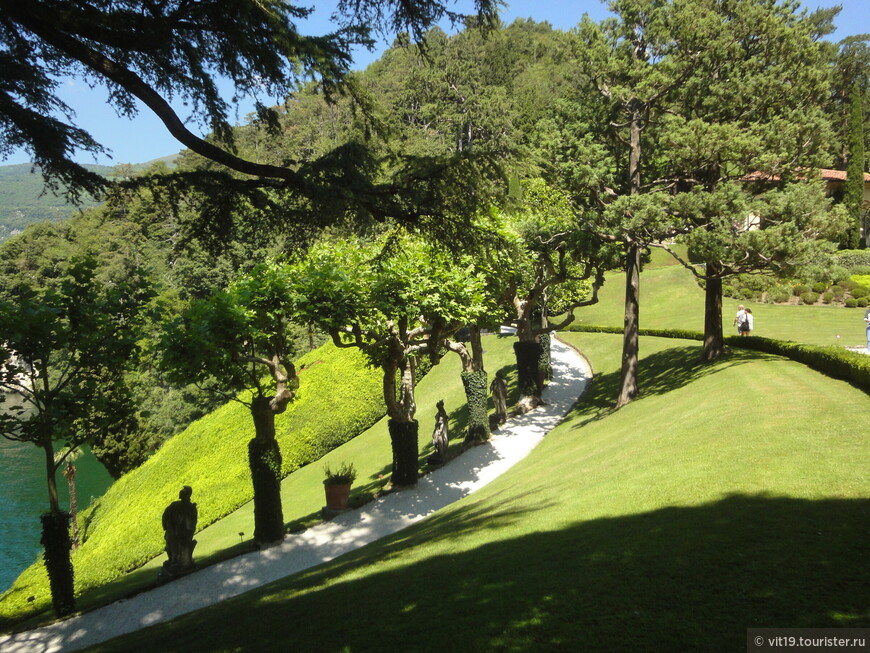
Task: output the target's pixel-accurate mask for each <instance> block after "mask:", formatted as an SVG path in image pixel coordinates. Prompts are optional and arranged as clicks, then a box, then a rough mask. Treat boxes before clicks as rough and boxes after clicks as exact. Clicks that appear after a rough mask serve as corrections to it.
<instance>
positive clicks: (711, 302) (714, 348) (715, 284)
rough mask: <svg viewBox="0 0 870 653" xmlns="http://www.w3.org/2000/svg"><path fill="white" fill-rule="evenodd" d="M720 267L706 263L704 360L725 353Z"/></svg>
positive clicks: (715, 357) (709, 359)
mask: <svg viewBox="0 0 870 653" xmlns="http://www.w3.org/2000/svg"><path fill="white" fill-rule="evenodd" d="M719 271H720V267H719V265H718V264H716V263H707V274H708V277H707V280H706V287H705V289H704V354H703V356H704V360H708V361H711V360H715V359H717V358H719V357H720V356H721V355H722V354H724V353H725V339H724V337H723V335H722V278H721V277H719V276H718V273H719Z"/></svg>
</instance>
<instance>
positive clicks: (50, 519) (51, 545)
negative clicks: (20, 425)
mask: <svg viewBox="0 0 870 653" xmlns="http://www.w3.org/2000/svg"><path fill="white" fill-rule="evenodd" d="M39 446H40V448H41V449H42V451H43V453H44V454H45V471H46V481H47V482H48V505H49V511H48V512H46V513H43V514H42V516H41V520H42V538H41V539H40V542H41V543H42V546H43V548H44V549H45V555H44V561H45V570H46V571H47V572H48V585H49V588H50V590H51V602H52V604H53V606H54V612H55V614H56V615H57V616H58V617H63V616H66V615H68V614H70V613H72V611H73V610H75V590H74V588H73V566H72V559H71V557H70V550H71V549H72V542H70V538H69V513H67V512H64V511H62V510H61V509H60V501H59V499H58V494H57V478H56V477H55V473H56V471H57V468H56V466H55V463H54V447H53V446H52V442H51V439H50V438H45V439H44V440H43V441H42V442H41V443H40V445H39Z"/></svg>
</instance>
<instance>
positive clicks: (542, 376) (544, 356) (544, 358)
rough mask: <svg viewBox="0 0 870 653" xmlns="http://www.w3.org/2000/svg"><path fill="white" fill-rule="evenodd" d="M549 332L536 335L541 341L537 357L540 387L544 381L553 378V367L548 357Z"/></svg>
mask: <svg viewBox="0 0 870 653" xmlns="http://www.w3.org/2000/svg"><path fill="white" fill-rule="evenodd" d="M550 340H551V338H550V334H549V333H542V334H541V335H539V336H538V342H539V343H541V357H540V358H539V359H538V378H539V381H540V384H541V387H543V386H544V382H545V381H552V380H553V367H552V364H551V362H552V361H551V358H550Z"/></svg>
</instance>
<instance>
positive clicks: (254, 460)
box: [248, 397, 284, 547]
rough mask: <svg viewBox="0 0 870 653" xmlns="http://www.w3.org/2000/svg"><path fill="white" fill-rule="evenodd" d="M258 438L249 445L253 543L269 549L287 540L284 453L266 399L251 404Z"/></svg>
mask: <svg viewBox="0 0 870 653" xmlns="http://www.w3.org/2000/svg"><path fill="white" fill-rule="evenodd" d="M251 416H252V417H253V418H254V429H255V432H256V437H254V439H253V440H251V441H250V442H249V443H248V464H249V465H250V468H251V480H252V481H253V484H254V541H255V542H256V543H257V544H258V545H259V546H261V547H262V546H270V545H272V544H277V543H278V542H281V541H282V540H283V539H284V512H283V509H282V507H281V450H280V448H279V447H278V441H277V440H276V439H275V413H274V412H273V410H272V407H271V405H270V399H269V398H267V397H254V400H253V402H252V403H251Z"/></svg>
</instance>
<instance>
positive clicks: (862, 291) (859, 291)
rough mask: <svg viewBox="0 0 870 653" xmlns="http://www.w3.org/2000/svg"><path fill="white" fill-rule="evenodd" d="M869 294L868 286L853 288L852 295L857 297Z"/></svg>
mask: <svg viewBox="0 0 870 653" xmlns="http://www.w3.org/2000/svg"><path fill="white" fill-rule="evenodd" d="M867 295H870V288H867V287H866V286H855V287H854V288H852V297H854V298H855V299H861V298H862V297H866V296H867Z"/></svg>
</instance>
